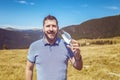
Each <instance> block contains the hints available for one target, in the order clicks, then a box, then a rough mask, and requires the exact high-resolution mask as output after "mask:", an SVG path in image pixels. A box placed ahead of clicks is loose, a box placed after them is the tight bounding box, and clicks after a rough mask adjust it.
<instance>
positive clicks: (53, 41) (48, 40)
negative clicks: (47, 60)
mask: <svg viewBox="0 0 120 80" xmlns="http://www.w3.org/2000/svg"><path fill="white" fill-rule="evenodd" d="M45 41H46V42H47V43H49V44H54V43H55V41H56V38H55V39H53V40H50V39H47V38H45Z"/></svg>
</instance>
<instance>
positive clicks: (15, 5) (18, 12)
mask: <svg viewBox="0 0 120 80" xmlns="http://www.w3.org/2000/svg"><path fill="white" fill-rule="evenodd" d="M49 14H51V15H54V16H56V18H57V19H58V21H59V26H60V28H62V27H65V26H69V25H76V24H80V23H82V22H84V21H87V20H90V19H95V18H102V17H106V16H114V15H119V14H120V0H0V27H12V28H18V29H32V28H42V21H43V19H44V17H45V16H47V15H49Z"/></svg>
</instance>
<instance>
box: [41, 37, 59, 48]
mask: <svg viewBox="0 0 120 80" xmlns="http://www.w3.org/2000/svg"><path fill="white" fill-rule="evenodd" d="M42 42H43V44H44V45H45V46H47V45H59V43H60V38H58V37H57V38H56V41H55V43H54V44H49V43H47V42H46V41H45V36H43V38H42Z"/></svg>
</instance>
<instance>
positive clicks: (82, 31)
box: [0, 15, 120, 49]
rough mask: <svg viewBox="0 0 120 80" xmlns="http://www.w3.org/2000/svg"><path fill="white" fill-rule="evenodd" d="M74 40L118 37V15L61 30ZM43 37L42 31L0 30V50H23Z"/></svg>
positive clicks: (119, 26) (119, 30) (119, 32)
mask: <svg viewBox="0 0 120 80" xmlns="http://www.w3.org/2000/svg"><path fill="white" fill-rule="evenodd" d="M62 29H63V30H65V31H67V32H68V33H70V34H71V36H72V38H74V39H83V38H87V39H96V38H110V37H117V36H120V15H116V16H107V17H103V18H98V19H92V20H88V21H85V22H83V23H81V24H79V25H71V26H66V27H64V28H62ZM42 36H43V31H42V29H36V30H20V29H14V28H4V29H3V28H0V49H24V48H28V47H29V45H30V44H31V43H32V42H33V41H36V40H38V39H40V38H42Z"/></svg>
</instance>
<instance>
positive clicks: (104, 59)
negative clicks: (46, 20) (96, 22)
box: [0, 43, 120, 80]
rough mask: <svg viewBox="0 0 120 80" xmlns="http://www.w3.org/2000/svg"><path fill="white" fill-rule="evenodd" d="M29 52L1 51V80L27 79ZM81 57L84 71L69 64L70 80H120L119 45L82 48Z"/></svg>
mask: <svg viewBox="0 0 120 80" xmlns="http://www.w3.org/2000/svg"><path fill="white" fill-rule="evenodd" d="M27 51H28V50H26V49H25V50H23V49H21V50H20V49H19V50H0V80H24V79H25V65H26V55H27ZM81 55H82V56H83V62H84V67H83V69H82V70H81V71H77V70H75V69H74V68H73V67H72V66H71V64H69V66H68V80H120V69H119V68H120V44H119V43H118V44H113V45H90V46H84V47H81ZM34 72H35V71H34ZM34 76H36V74H35V73H34ZM34 80H36V78H35V77H34Z"/></svg>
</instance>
